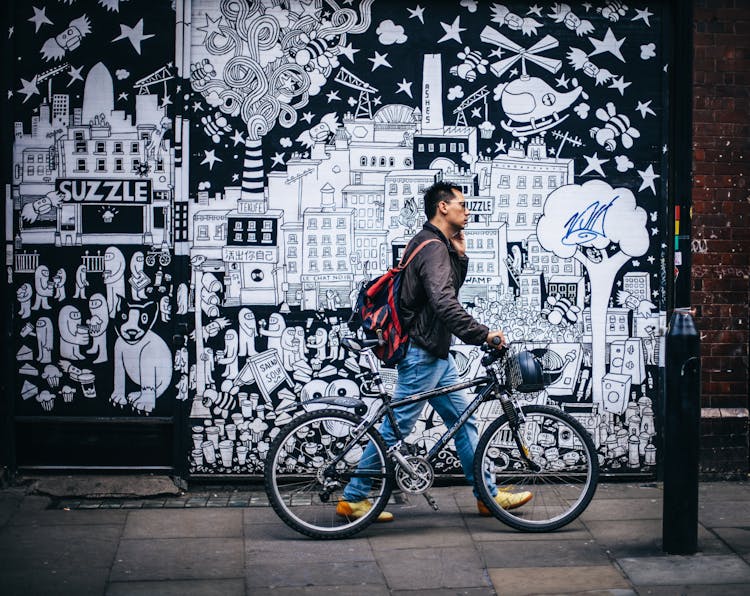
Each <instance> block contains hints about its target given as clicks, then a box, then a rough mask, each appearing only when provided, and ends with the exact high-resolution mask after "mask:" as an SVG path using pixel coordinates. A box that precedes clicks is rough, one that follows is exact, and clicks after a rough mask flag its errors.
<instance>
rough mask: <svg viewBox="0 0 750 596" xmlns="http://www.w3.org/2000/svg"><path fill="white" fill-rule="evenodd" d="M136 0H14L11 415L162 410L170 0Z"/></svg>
mask: <svg viewBox="0 0 750 596" xmlns="http://www.w3.org/2000/svg"><path fill="white" fill-rule="evenodd" d="M143 9H144V3H142V2H135V1H131V2H127V1H122V2H121V1H119V0H99V1H98V2H97V1H93V0H91V1H85V2H83V1H78V2H76V1H74V0H73V1H62V2H57V1H56V2H37V3H34V2H31V3H26V2H16V3H15V6H14V20H13V23H12V26H11V27H10V28H9V30H8V32H7V35H8V36H9V37H10V38H11V40H12V43H13V45H14V47H15V48H16V57H17V60H16V61H15V63H14V64H13V65H12V71H13V87H12V88H11V89H9V90H8V92H7V93H8V98H9V102H10V106H11V108H12V114H7V113H6V114H5V115H4V117H8V118H10V117H12V118H13V132H14V137H13V139H12V140H11V142H12V145H13V150H12V155H13V159H12V162H13V163H12V173H11V174H10V176H11V178H10V181H9V184H7V185H6V200H7V202H6V214H7V220H8V222H9V228H10V226H11V225H12V230H11V229H9V232H10V236H11V238H8V240H9V241H10V242H12V256H10V257H9V260H8V263H7V265H8V271H7V275H8V278H9V283H12V284H13V287H14V290H15V298H16V309H15V317H14V321H13V326H14V327H13V328H14V330H15V334H14V337H15V338H16V345H15V346H14V350H15V353H16V361H15V362H14V363H13V364H12V366H13V368H14V369H15V371H14V372H15V373H17V375H18V376H17V380H18V382H17V387H18V396H17V403H16V404H15V408H14V409H15V412H16V414H18V415H22V416H23V415H25V416H34V415H42V416H43V415H49V416H68V415H74V416H87V415H96V416H125V415H127V416H133V415H150V414H155V415H159V414H160V415H171V413H172V411H173V405H174V398H175V395H176V392H175V387H176V384H175V383H174V382H173V378H176V374H175V373H174V372H173V368H174V365H173V361H174V360H173V357H172V350H171V348H170V343H171V340H170V338H171V336H172V324H171V322H170V319H171V317H172V311H173V307H174V296H175V291H174V288H175V284H176V281H177V280H175V279H174V274H173V268H172V266H171V261H172V247H173V238H172V217H173V216H172V214H171V211H172V203H173V196H174V188H175V183H174V176H175V164H174V149H173V142H172V140H171V138H172V122H173V118H172V114H171V112H170V107H171V105H172V103H173V100H174V97H175V89H174V87H173V85H172V83H173V79H174V73H173V71H174V67H173V59H174V26H173V23H174V20H175V17H174V14H175V13H174V10H173V7H172V6H171V4H170V2H169V1H168V0H158V1H155V2H151V3H149V7H148V10H145V11H144V10H143ZM186 397H187V394H185V395H184V398H186Z"/></svg>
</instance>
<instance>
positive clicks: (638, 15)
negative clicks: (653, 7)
mask: <svg viewBox="0 0 750 596" xmlns="http://www.w3.org/2000/svg"><path fill="white" fill-rule="evenodd" d="M634 10H635V16H634V17H633V18H632V19H630V20H631V21H637V20H638V19H641V20H642V21H643V22H644V23H646V25H648V26H649V27H650V26H651V23H649V20H648V17H651V16H654V13H653V12H649V10H648V7H646V8H644V9H643V10H638V9H637V8H636V9H634Z"/></svg>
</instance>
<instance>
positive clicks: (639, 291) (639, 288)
mask: <svg viewBox="0 0 750 596" xmlns="http://www.w3.org/2000/svg"><path fill="white" fill-rule="evenodd" d="M622 289H623V290H624V291H625V292H628V293H630V294H632V295H633V296H634V297H635V298H636V299H637V300H651V281H650V279H649V275H648V273H646V272H645V271H629V272H628V273H626V274H625V275H623V276H622Z"/></svg>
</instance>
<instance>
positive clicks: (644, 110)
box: [635, 100, 656, 118]
mask: <svg viewBox="0 0 750 596" xmlns="http://www.w3.org/2000/svg"><path fill="white" fill-rule="evenodd" d="M650 105H651V100H649V101H647V102H646V103H643V102H642V101H639V102H638V105H637V106H636V108H635V109H636V110H638V111H639V112H640V113H641V118H645V117H646V114H651V115H652V116H656V112H654V111H653V110H652V109H651V108H650V107H649V106H650Z"/></svg>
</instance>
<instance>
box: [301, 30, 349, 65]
mask: <svg viewBox="0 0 750 596" xmlns="http://www.w3.org/2000/svg"><path fill="white" fill-rule="evenodd" d="M299 38H300V40H302V42H303V43H304V44H305V47H303V48H292V50H291V51H290V54H291V56H292V58H294V61H295V62H296V63H297V64H299V65H300V66H302V67H304V68H305V70H307V71H308V72H309V71H311V70H314V69H315V68H318V69H320V70H325V69H326V68H329V67H333V66H336V65H337V63H338V60H337V59H336V56H335V54H334V52H333V51H332V48H334V47H336V45H337V44H338V36H334V37H331V38H329V39H326V38H324V37H318V32H317V31H311V32H310V34H309V35H308V34H307V33H301V34H300V36H299Z"/></svg>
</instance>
